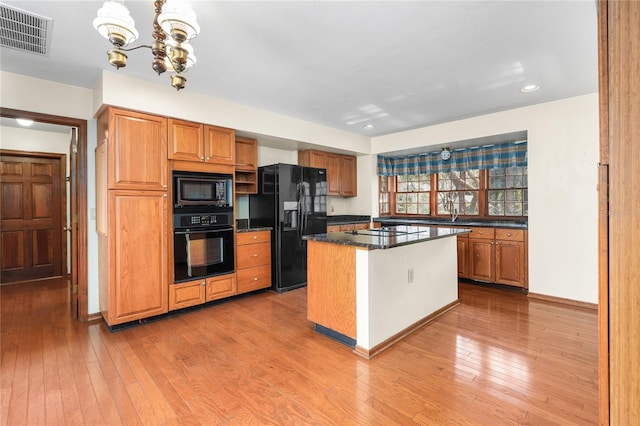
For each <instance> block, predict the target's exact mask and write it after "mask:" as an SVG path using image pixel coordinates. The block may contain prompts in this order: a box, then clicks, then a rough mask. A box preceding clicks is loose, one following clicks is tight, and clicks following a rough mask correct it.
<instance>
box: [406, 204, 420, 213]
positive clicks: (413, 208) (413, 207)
mask: <svg viewBox="0 0 640 426" xmlns="http://www.w3.org/2000/svg"><path fill="white" fill-rule="evenodd" d="M407 213H409V214H418V205H417V204H409V205H408V206H407Z"/></svg>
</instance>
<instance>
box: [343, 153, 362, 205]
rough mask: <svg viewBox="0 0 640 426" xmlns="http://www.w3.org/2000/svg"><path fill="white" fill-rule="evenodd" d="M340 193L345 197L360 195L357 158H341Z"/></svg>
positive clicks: (348, 156)
mask: <svg viewBox="0 0 640 426" xmlns="http://www.w3.org/2000/svg"><path fill="white" fill-rule="evenodd" d="M340 193H341V194H342V195H343V196H345V197H355V196H356V195H358V172H357V164H356V157H352V156H350V155H343V156H342V157H341V158H340Z"/></svg>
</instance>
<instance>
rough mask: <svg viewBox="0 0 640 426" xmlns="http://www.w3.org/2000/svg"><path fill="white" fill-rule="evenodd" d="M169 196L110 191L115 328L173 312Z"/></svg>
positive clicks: (111, 299) (111, 319) (112, 320)
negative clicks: (168, 236) (169, 311)
mask: <svg viewBox="0 0 640 426" xmlns="http://www.w3.org/2000/svg"><path fill="white" fill-rule="evenodd" d="M167 205H168V203H167V194H166V193H164V192H161V191H109V232H110V234H109V260H108V262H109V264H110V266H109V269H110V271H109V273H110V274H111V277H110V278H109V280H108V282H109V287H110V288H109V293H110V294H109V305H110V306H109V314H108V317H109V318H108V322H109V324H111V325H113V324H118V323H123V322H128V321H133V320H136V319H140V318H147V317H151V316H154V315H159V314H163V313H165V312H167V310H168V297H169V287H168V283H169V267H168V262H167V251H168V245H167V241H168V238H167V231H166V223H167V222H166V221H167Z"/></svg>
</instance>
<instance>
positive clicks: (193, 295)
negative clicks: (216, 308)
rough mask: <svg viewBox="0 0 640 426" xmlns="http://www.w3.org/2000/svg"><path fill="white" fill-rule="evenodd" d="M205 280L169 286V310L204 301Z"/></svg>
mask: <svg viewBox="0 0 640 426" xmlns="http://www.w3.org/2000/svg"><path fill="white" fill-rule="evenodd" d="M204 291H205V280H198V281H193V282H188V283H181V284H172V285H170V286H169V310H170V311H173V310H175V309H182V308H188V307H189V306H195V305H200V304H202V303H204Z"/></svg>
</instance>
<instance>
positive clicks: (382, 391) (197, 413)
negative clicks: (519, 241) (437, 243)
mask: <svg viewBox="0 0 640 426" xmlns="http://www.w3.org/2000/svg"><path fill="white" fill-rule="evenodd" d="M0 291H1V298H2V306H1V308H2V316H1V321H2V322H1V327H2V341H1V351H2V364H1V388H0V391H1V403H2V406H1V411H0V418H1V420H2V424H3V425H4V424H10V425H14V424H29V425H35V424H51V425H62V424H108V425H117V424H147V425H153V424H180V425H187V424H207V425H214V424H241V425H244V424H283V425H286V424H295V425H304V424H319V425H331V424H338V425H350V424H362V425H370V424H380V425H393V424H401V425H409V424H427V425H443V424H463V425H467V424H468V425H514V424H531V425H554V424H557V425H573V424H576V425H592V424H597V420H598V407H597V404H598V396H597V391H598V384H597V374H596V371H597V349H596V343H597V324H596V322H597V319H596V313H595V312H594V311H589V310H585V309H580V308H571V307H566V306H562V305H558V304H553V303H549V302H542V301H536V300H528V299H527V298H526V297H524V296H523V295H521V294H518V293H513V292H506V291H502V290H494V289H486V288H482V287H479V286H472V285H468V284H461V289H460V295H461V300H462V305H461V306H459V307H457V308H455V309H454V310H452V311H451V312H449V313H447V314H446V315H445V316H444V317H442V318H441V319H439V320H438V321H436V322H434V323H432V324H430V325H427V326H426V327H424V328H422V329H420V330H419V331H417V332H416V333H415V334H413V335H411V336H409V337H408V338H407V339H405V340H404V341H402V342H400V343H399V344H398V345H396V346H395V347H393V348H392V349H390V350H388V351H386V352H383V353H382V354H380V355H379V356H377V357H376V358H374V359H372V360H370V361H367V360H364V359H362V358H359V357H358V356H356V355H354V354H353V353H352V352H351V350H350V349H349V348H347V347H344V346H342V345H340V344H338V343H335V342H333V341H331V340H329V339H327V338H326V337H324V336H321V335H318V334H316V333H314V332H313V331H312V327H311V324H310V323H309V322H308V321H307V320H306V315H305V304H306V289H304V288H303V289H298V290H294V291H291V292H288V293H285V294H275V293H261V294H257V295H253V296H251V297H246V298H242V299H238V300H235V301H231V302H228V303H224V304H221V305H218V306H214V307H209V308H206V309H202V310H199V311H196V312H191V313H188V314H184V315H180V316H174V317H171V318H166V319H163V320H160V321H155V322H150V323H147V324H144V325H142V326H138V327H134V328H129V329H125V330H121V331H118V332H114V333H109V332H107V331H106V330H105V328H104V325H103V324H102V323H101V322H93V323H89V324H86V323H77V322H73V321H71V320H70V319H69V315H68V313H67V309H68V302H67V297H66V287H65V285H64V283H62V282H44V283H33V284H29V285H12V286H3V287H2V288H1V289H0Z"/></svg>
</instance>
